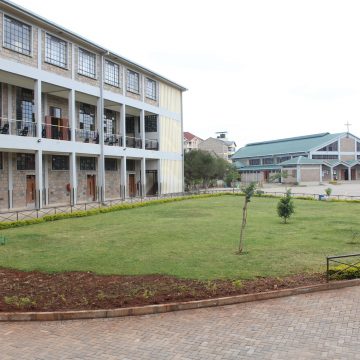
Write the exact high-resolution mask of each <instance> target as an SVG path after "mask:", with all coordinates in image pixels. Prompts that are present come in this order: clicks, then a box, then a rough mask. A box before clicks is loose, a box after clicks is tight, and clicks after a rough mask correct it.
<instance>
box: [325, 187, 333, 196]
mask: <svg viewBox="0 0 360 360" xmlns="http://www.w3.org/2000/svg"><path fill="white" fill-rule="evenodd" d="M331 193H332V188H329V187H328V188H326V189H325V194H326V196H330V195H331Z"/></svg>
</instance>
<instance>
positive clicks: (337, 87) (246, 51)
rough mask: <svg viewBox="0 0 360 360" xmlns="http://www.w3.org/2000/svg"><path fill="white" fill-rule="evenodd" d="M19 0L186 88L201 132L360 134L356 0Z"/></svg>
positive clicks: (187, 115)
mask: <svg viewBox="0 0 360 360" xmlns="http://www.w3.org/2000/svg"><path fill="white" fill-rule="evenodd" d="M14 2H15V3H17V4H18V5H21V6H23V7H25V8H26V9H28V10H30V11H32V12H35V13H37V14H38V15H40V16H43V17H46V18H47V19H49V20H51V21H53V22H55V23H57V24H59V25H61V26H63V27H65V28H67V29H69V30H71V31H73V32H75V33H78V34H79V35H82V36H84V37H86V38H88V39H90V40H91V41H93V42H95V43H98V44H99V45H101V46H104V47H106V48H108V49H110V50H111V51H113V52H115V53H118V54H119V55H121V56H124V57H126V58H128V59H130V60H132V61H134V62H136V63H139V64H141V65H143V66H144V67H146V68H148V69H151V70H153V71H155V72H157V73H159V74H161V75H163V76H164V77H166V78H169V79H171V80H173V81H175V82H177V83H179V84H181V85H183V86H184V87H186V88H187V89H188V91H187V92H186V93H184V131H189V132H192V133H193V134H195V135H197V136H199V137H201V138H203V139H206V138H208V137H210V136H213V137H214V136H215V132H218V131H227V132H228V138H229V139H230V140H235V142H236V143H237V146H238V147H241V146H244V145H245V144H246V143H249V142H255V141H263V140H271V139H279V138H284V137H291V136H300V135H307V134H314V133H320V132H344V131H346V129H347V128H346V126H345V125H344V124H345V123H347V122H349V123H350V124H352V125H351V126H350V132H351V133H353V134H354V135H358V136H360V121H359V120H360V21H359V17H360V2H359V1H357V0H356V1H351V0H345V1H344V0H343V1H341V0H337V1H332V0H324V1H322V0H310V1H308V0H299V1H295V0H284V1H280V0H251V1H250V0H247V1H243V0H222V1H219V0H217V1H213V0H197V1H196V0H181V1H180V0H172V1H171V0H151V1H149V0H128V1H123V0H118V1H115V0H101V1H93V0H91V1H90V0H86V1H85V0H76V1H74V0H61V1H60V2H53V1H48V0H46V1H44V0H14ZM69 8H71V9H72V11H69Z"/></svg>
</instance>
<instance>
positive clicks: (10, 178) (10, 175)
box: [7, 152, 14, 209]
mask: <svg viewBox="0 0 360 360" xmlns="http://www.w3.org/2000/svg"><path fill="white" fill-rule="evenodd" d="M7 156H8V181H9V204H8V205H9V209H12V208H13V207H14V205H13V189H14V185H13V161H12V160H13V153H10V152H9V153H7Z"/></svg>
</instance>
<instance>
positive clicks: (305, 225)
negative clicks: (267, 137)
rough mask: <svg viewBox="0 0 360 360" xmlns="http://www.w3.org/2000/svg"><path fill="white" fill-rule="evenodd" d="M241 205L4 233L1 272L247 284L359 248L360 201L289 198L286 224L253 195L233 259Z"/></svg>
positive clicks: (227, 202)
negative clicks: (240, 250) (240, 251)
mask: <svg viewBox="0 0 360 360" xmlns="http://www.w3.org/2000/svg"><path fill="white" fill-rule="evenodd" d="M243 201H244V198H243V197H236V196H221V197H213V198H207V199H195V200H187V201H181V202H174V203H168V204H161V205H154V206H150V207H145V208H137V209H130V210H124V211H119V212H113V213H108V214H101V215H96V216H90V217H85V218H75V219H68V220H61V221H56V222H52V223H51V222H50V223H42V224H38V225H31V226H27V227H22V228H14V229H8V230H3V231H1V234H0V235H5V236H6V237H7V238H8V243H7V244H6V245H5V246H0V267H8V268H17V269H21V270H40V271H46V272H62V271H74V270H75V271H92V272H96V273H98V274H128V275H129V274H130V275H131V274H154V273H157V274H169V275H175V276H178V277H185V278H196V279H202V280H204V279H216V278H231V279H235V278H242V279H251V278H255V277H257V276H284V275H290V274H296V273H300V272H314V271H319V270H323V269H324V264H325V256H326V255H335V254H345V253H351V252H359V250H360V236H357V235H355V237H354V236H353V233H356V232H357V233H360V223H359V219H360V205H359V204H354V203H335V202H325V201H322V202H320V201H306V200H295V215H294V216H293V218H292V219H291V220H290V223H289V224H286V225H285V224H282V223H281V221H280V219H279V218H278V217H277V215H276V203H277V201H278V200H277V199H269V198H255V199H253V200H252V202H251V203H250V204H249V214H248V225H247V228H246V239H245V248H246V252H247V253H246V254H245V255H241V256H239V255H236V254H235V252H236V249H237V245H238V238H239V229H240V223H241V212H242V205H243Z"/></svg>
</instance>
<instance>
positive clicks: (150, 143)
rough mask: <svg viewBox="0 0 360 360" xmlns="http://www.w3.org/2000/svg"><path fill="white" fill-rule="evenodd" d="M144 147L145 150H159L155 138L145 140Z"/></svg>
mask: <svg viewBox="0 0 360 360" xmlns="http://www.w3.org/2000/svg"><path fill="white" fill-rule="evenodd" d="M145 149H146V150H159V142H158V141H157V140H153V139H152V140H150V139H146V140H145Z"/></svg>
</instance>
